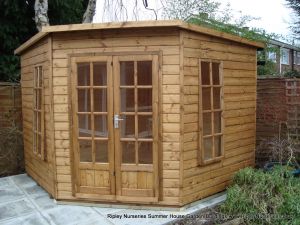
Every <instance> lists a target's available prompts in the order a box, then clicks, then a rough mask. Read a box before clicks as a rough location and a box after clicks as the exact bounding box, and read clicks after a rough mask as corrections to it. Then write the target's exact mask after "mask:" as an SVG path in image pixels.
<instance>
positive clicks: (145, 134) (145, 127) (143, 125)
mask: <svg viewBox="0 0 300 225" xmlns="http://www.w3.org/2000/svg"><path fill="white" fill-rule="evenodd" d="M138 129H139V133H138V137H139V138H152V116H138Z"/></svg>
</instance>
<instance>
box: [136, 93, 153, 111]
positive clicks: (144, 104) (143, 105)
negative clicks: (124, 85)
mask: <svg viewBox="0 0 300 225" xmlns="http://www.w3.org/2000/svg"><path fill="white" fill-rule="evenodd" d="M138 112H152V88H146V89H144V88H143V89H141V88H139V89H138Z"/></svg>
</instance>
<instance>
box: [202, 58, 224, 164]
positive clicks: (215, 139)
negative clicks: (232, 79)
mask: <svg viewBox="0 0 300 225" xmlns="http://www.w3.org/2000/svg"><path fill="white" fill-rule="evenodd" d="M200 71H201V72H200V76H201V77H200V79H199V80H200V88H199V92H200V93H199V95H200V96H199V99H200V104H199V105H200V107H199V108H200V109H199V112H200V117H199V118H200V124H199V125H200V139H199V140H200V142H199V143H200V151H199V153H200V154H199V161H200V163H201V164H207V163H211V162H215V161H218V160H220V159H221V158H222V156H223V129H222V127H223V119H222V111H223V107H222V105H223V103H222V102H223V85H222V76H221V74H222V64H221V63H220V62H207V61H200ZM201 128H202V129H201Z"/></svg>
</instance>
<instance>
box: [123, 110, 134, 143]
mask: <svg viewBox="0 0 300 225" xmlns="http://www.w3.org/2000/svg"><path fill="white" fill-rule="evenodd" d="M121 118H122V119H123V120H121V121H120V122H119V124H120V129H121V130H120V132H121V138H134V137H135V132H134V129H135V119H134V116H128V115H122V117H121Z"/></svg>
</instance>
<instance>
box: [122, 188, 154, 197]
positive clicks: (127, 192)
mask: <svg viewBox="0 0 300 225" xmlns="http://www.w3.org/2000/svg"><path fill="white" fill-rule="evenodd" d="M122 196H128V197H129V196H132V197H143V198H144V197H152V196H153V190H152V189H130V188H122Z"/></svg>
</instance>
